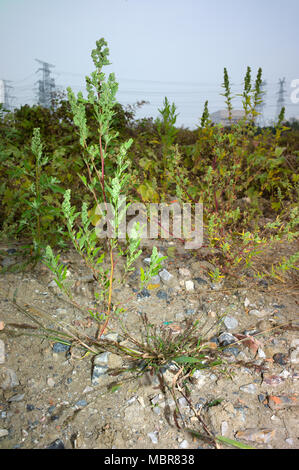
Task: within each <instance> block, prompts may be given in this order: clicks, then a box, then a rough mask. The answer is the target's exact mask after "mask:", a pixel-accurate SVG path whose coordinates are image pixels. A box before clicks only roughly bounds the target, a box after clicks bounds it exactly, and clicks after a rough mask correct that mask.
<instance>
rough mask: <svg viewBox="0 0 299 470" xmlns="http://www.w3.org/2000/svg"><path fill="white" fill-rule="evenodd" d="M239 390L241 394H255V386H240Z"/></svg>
mask: <svg viewBox="0 0 299 470" xmlns="http://www.w3.org/2000/svg"><path fill="white" fill-rule="evenodd" d="M240 390H241V391H242V392H245V393H252V394H253V393H256V391H257V390H256V385H255V384H253V383H251V384H248V385H242V387H240Z"/></svg>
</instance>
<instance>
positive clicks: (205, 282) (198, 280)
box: [194, 277, 208, 285]
mask: <svg viewBox="0 0 299 470" xmlns="http://www.w3.org/2000/svg"><path fill="white" fill-rule="evenodd" d="M194 280H195V281H196V282H198V284H203V285H207V284H208V281H206V280H205V279H203V278H202V277H195V278H194Z"/></svg>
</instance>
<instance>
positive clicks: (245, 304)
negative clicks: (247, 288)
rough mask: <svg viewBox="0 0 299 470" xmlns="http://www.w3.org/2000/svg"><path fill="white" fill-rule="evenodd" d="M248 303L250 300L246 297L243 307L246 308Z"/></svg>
mask: <svg viewBox="0 0 299 470" xmlns="http://www.w3.org/2000/svg"><path fill="white" fill-rule="evenodd" d="M249 305H250V301H249V300H248V299H247V297H246V299H245V300H244V307H245V308H247V307H249Z"/></svg>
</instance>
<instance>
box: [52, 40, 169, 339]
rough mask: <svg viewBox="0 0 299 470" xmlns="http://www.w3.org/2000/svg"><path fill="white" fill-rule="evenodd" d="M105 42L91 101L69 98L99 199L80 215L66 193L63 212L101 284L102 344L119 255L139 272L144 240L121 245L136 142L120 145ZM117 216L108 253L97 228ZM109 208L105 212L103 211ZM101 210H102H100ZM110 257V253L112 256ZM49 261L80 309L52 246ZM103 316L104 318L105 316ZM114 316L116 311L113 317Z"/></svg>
mask: <svg viewBox="0 0 299 470" xmlns="http://www.w3.org/2000/svg"><path fill="white" fill-rule="evenodd" d="M106 46H107V43H106V42H105V41H104V39H100V40H99V41H97V43H96V48H95V49H94V50H93V51H92V54H91V56H92V59H93V63H94V66H95V71H94V72H92V74H91V75H90V77H86V90H87V95H88V96H87V99H84V98H83V94H82V93H81V92H80V93H78V96H77V97H76V96H75V95H74V93H73V91H72V90H71V89H70V88H69V89H68V98H69V102H70V105H71V109H72V112H73V118H74V123H75V125H76V126H77V128H78V132H79V139H80V145H81V147H82V158H83V160H84V163H85V165H86V169H87V175H86V176H85V175H84V174H81V175H80V178H81V180H82V182H83V184H84V186H85V188H86V190H87V191H88V192H89V193H91V195H92V197H93V200H94V204H95V205H94V207H93V209H92V210H89V209H88V204H87V203H86V202H84V203H83V204H82V208H81V211H80V212H79V211H77V210H76V208H75V207H74V206H72V204H71V190H70V189H68V190H67V191H65V193H64V201H63V204H62V212H63V215H64V218H65V220H66V224H67V228H68V232H69V236H70V239H71V240H72V242H73V245H74V247H75V249H76V251H77V252H78V253H79V254H80V256H81V257H82V259H83V260H84V261H85V264H86V266H87V267H88V268H89V269H90V270H91V272H92V274H93V277H94V279H95V280H96V282H97V286H98V290H97V292H95V300H96V303H97V307H96V309H94V310H90V314H91V315H92V316H93V318H94V319H96V320H97V321H98V322H99V324H100V325H101V326H100V329H99V332H98V336H97V339H98V340H99V339H100V337H101V336H102V334H103V333H104V331H105V330H106V328H107V326H108V322H109V319H110V316H111V314H112V313H113V308H112V302H111V298H112V289H113V283H114V269H115V256H125V257H126V262H125V272H126V273H127V272H129V271H132V270H134V269H135V268H134V266H133V264H134V262H135V261H136V260H137V258H138V257H139V256H140V254H141V252H142V251H141V250H140V249H139V244H140V235H139V231H138V227H136V226H135V233H134V234H133V236H132V235H131V236H129V237H128V239H127V242H128V244H127V249H125V250H124V249H123V248H122V247H121V245H120V244H119V243H118V231H119V229H120V224H121V222H122V219H123V217H125V215H126V209H127V206H126V205H125V206H124V207H122V206H120V201H122V200H123V199H124V196H125V195H126V189H127V186H128V183H129V178H130V174H129V171H128V167H129V160H128V158H127V152H128V150H129V148H130V146H131V145H132V139H129V140H128V141H126V142H123V143H121V144H120V145H119V146H118V142H117V137H118V133H117V132H115V131H114V130H113V129H112V122H113V117H114V115H115V113H114V107H115V104H116V100H115V94H116V92H117V88H118V84H117V82H116V81H115V77H114V74H112V73H111V74H110V75H109V76H108V78H106V76H105V74H104V73H103V72H102V68H103V66H105V65H109V60H108V55H109V49H108V48H107V47H106ZM87 104H89V105H90V106H91V107H92V109H93V114H94V118H95V120H96V122H97V125H98V139H97V142H92V141H91V140H90V138H89V135H90V133H89V130H88V126H87V120H86V111H85V109H86V105H87ZM108 159H112V160H113V161H114V171H113V172H112V174H110V175H106V173H105V163H106V161H107V160H108ZM108 204H109V210H110V211H112V214H111V215H112V217H110V218H109V217H108V221H107V232H106V235H109V237H108V238H107V239H106V241H107V250H106V247H105V246H104V245H103V244H99V238H98V232H97V230H96V229H95V226H97V228H98V224H99V223H101V219H102V217H104V212H105V211H106V214H105V215H108V214H109V212H108ZM100 207H102V208H103V207H104V209H100ZM99 209H100V210H99ZM107 252H108V253H107ZM107 255H108V257H109V262H110V270H109V271H108V270H107V269H104V268H103V264H104V261H105V258H106V257H107ZM44 261H45V263H46V265H47V266H48V267H49V268H50V269H51V271H52V272H53V273H54V274H55V281H56V283H57V285H58V287H59V288H60V289H62V290H63V292H64V293H65V294H66V295H67V296H68V297H69V298H70V299H71V301H72V302H73V303H74V304H75V301H74V299H73V296H72V292H71V290H70V289H69V288H68V287H67V279H66V276H67V270H66V268H64V267H63V266H62V265H61V264H59V255H57V256H56V257H55V256H54V254H53V252H52V249H51V247H50V246H48V247H47V250H46V253H45V258H44ZM160 262H161V258H159V256H158V255H157V250H156V249H154V250H153V253H152V256H151V262H150V267H149V269H148V272H147V273H145V272H144V270H141V285H142V287H143V286H144V285H145V284H146V282H149V280H150V277H151V276H153V275H155V274H157V272H158V270H159V269H161V264H160ZM103 312H104V313H103ZM114 313H115V312H114Z"/></svg>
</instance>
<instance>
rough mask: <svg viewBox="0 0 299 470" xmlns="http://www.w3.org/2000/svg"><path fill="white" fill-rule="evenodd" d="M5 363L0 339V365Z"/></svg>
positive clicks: (3, 348) (2, 344)
mask: <svg viewBox="0 0 299 470" xmlns="http://www.w3.org/2000/svg"><path fill="white" fill-rule="evenodd" d="M4 362H5V344H4V341H2V339H0V364H4Z"/></svg>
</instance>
